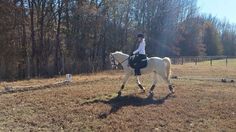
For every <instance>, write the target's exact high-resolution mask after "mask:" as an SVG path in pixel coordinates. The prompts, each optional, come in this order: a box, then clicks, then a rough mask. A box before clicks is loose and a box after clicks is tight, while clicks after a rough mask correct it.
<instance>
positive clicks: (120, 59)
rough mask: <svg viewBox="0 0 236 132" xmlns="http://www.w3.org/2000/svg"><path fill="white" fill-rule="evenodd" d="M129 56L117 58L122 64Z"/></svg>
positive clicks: (123, 55) (124, 55) (122, 55)
mask: <svg viewBox="0 0 236 132" xmlns="http://www.w3.org/2000/svg"><path fill="white" fill-rule="evenodd" d="M128 57H129V56H128V55H126V54H121V55H119V57H118V58H117V59H118V60H119V61H120V62H122V61H124V60H126V59H128Z"/></svg>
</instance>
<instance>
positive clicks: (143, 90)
mask: <svg viewBox="0 0 236 132" xmlns="http://www.w3.org/2000/svg"><path fill="white" fill-rule="evenodd" d="M136 81H137V82H136V83H137V84H138V87H139V88H140V89H141V90H142V92H143V93H144V92H145V88H144V87H143V86H142V85H141V83H140V80H139V76H137V77H136Z"/></svg>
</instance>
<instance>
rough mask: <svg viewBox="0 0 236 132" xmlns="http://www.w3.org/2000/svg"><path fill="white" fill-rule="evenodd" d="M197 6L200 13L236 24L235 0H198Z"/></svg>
mask: <svg viewBox="0 0 236 132" xmlns="http://www.w3.org/2000/svg"><path fill="white" fill-rule="evenodd" d="M198 7H199V11H200V13H204V14H212V15H213V16H216V17H217V18H219V19H220V20H224V19H226V20H228V21H229V22H230V23H234V24H236V0H198Z"/></svg>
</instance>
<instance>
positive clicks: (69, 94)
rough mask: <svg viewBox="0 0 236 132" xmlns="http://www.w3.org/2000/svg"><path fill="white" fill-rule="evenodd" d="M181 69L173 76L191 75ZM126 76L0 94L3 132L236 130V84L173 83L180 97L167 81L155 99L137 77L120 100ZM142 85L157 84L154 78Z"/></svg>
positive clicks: (103, 75) (147, 78)
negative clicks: (142, 89)
mask: <svg viewBox="0 0 236 132" xmlns="http://www.w3.org/2000/svg"><path fill="white" fill-rule="evenodd" d="M185 68H186V67H185ZM188 68H191V67H188ZM179 69H180V68H179V67H173V73H174V74H176V75H181V76H183V75H186V76H187V75H188V74H189V73H186V74H185V73H184V72H181V73H179V72H180V71H178V70H179ZM193 70H194V69H193ZM193 70H192V71H193ZM203 71H207V70H203ZM196 72H200V71H196ZM234 73H236V72H234ZM195 74H197V73H195ZM199 74H203V73H199ZM204 74H205V73H204ZM217 74H219V73H217ZM221 74H222V76H223V74H224V73H223V72H222V73H221ZM121 77H122V74H121V73H120V72H118V73H116V71H115V72H113V73H111V72H108V73H101V74H96V75H88V76H86V75H83V76H76V77H75V78H74V81H73V83H74V84H73V85H66V86H60V88H53V89H50V88H48V89H42V90H34V91H26V92H21V93H12V94H3V95H0V98H1V99H0V131H235V130H236V126H235V124H236V111H235V110H236V104H235V102H236V98H235V97H236V90H235V89H236V85H235V83H221V82H212V81H210V82H208V81H198V80H173V82H174V84H175V88H176V93H175V94H174V95H170V94H169V91H168V88H167V85H166V84H164V83H161V84H159V85H158V86H157V88H155V90H154V97H152V98H149V97H148V94H147V93H146V94H140V93H139V91H138V86H136V84H135V80H134V78H131V80H130V81H129V83H128V85H127V86H126V87H125V90H124V92H123V93H122V96H121V97H119V98H117V97H116V96H117V91H118V90H119V88H120V85H121ZM36 82H37V81H36ZM142 82H143V85H144V86H146V88H148V86H151V81H150V76H149V75H148V76H144V77H142ZM19 83H21V84H22V85H23V83H22V82H19ZM35 84H36V83H35ZM15 85H16V84H15Z"/></svg>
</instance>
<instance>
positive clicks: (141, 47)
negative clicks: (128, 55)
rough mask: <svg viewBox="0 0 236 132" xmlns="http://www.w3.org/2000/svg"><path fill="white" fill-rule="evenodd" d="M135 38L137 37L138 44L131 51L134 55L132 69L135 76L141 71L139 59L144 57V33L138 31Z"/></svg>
mask: <svg viewBox="0 0 236 132" xmlns="http://www.w3.org/2000/svg"><path fill="white" fill-rule="evenodd" d="M137 39H138V43H139V46H138V48H137V49H136V50H135V51H134V52H133V53H132V54H133V55H135V58H134V60H133V63H134V68H135V69H134V72H135V76H139V75H141V72H140V65H141V61H142V60H143V59H146V52H145V46H146V43H145V39H144V35H143V34H142V33H139V34H138V35H137Z"/></svg>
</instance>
